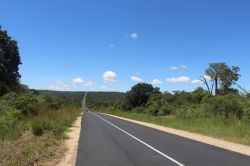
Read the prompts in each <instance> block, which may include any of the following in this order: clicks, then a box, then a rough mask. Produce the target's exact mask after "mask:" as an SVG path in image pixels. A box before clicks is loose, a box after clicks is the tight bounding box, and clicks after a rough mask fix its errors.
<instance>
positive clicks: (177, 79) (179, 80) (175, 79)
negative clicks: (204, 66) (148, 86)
mask: <svg viewBox="0 0 250 166" xmlns="http://www.w3.org/2000/svg"><path fill="white" fill-rule="evenodd" d="M167 82H169V83H173V84H175V83H182V82H190V78H189V77H186V76H181V77H172V78H167Z"/></svg>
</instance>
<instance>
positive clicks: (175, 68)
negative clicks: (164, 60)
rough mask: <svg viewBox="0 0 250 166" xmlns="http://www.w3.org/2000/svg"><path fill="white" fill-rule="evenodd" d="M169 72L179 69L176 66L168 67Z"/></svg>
mask: <svg viewBox="0 0 250 166" xmlns="http://www.w3.org/2000/svg"><path fill="white" fill-rule="evenodd" d="M170 70H179V68H178V67H177V66H172V67H170Z"/></svg>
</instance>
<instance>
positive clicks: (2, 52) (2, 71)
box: [0, 28, 21, 95]
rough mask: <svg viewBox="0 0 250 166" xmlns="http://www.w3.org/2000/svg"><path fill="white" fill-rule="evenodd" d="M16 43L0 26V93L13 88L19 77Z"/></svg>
mask: <svg viewBox="0 0 250 166" xmlns="http://www.w3.org/2000/svg"><path fill="white" fill-rule="evenodd" d="M20 64H21V58H20V56H19V50H18V45H17V42H16V41H15V40H13V39H12V38H11V37H10V36H9V35H8V33H7V31H5V30H1V28H0V95H3V94H5V93H6V92H8V91H10V90H13V89H15V88H16V87H17V86H18V84H19V80H20V78H21V75H20V74H19V65H20Z"/></svg>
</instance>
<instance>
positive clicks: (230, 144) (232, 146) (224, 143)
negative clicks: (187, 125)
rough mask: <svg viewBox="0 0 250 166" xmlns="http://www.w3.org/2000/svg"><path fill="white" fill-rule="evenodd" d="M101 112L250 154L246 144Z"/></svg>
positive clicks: (249, 148)
mask: <svg viewBox="0 0 250 166" xmlns="http://www.w3.org/2000/svg"><path fill="white" fill-rule="evenodd" d="M102 114H104V115H108V116H112V117H115V118H118V119H122V120H126V121H129V122H132V123H136V124H140V125H143V126H147V127H150V128H153V129H156V130H160V131H163V132H167V133H170V134H174V135H177V136H181V137H184V138H188V139H192V140H195V141H198V142H202V143H205V144H209V145H213V146H216V147H219V148H223V149H226V150H230V151H233V152H237V153H240V154H244V155H248V156H250V147H249V146H246V145H241V144H237V143H233V142H229V141H224V140H220V139H216V138H212V137H208V136H204V135H201V134H195V133H190V132H187V131H182V130H177V129H173V128H169V127H163V126H160V125H156V124H151V123H147V122H141V121H137V120H132V119H127V118H123V117H119V116H115V115H111V114H106V113H102Z"/></svg>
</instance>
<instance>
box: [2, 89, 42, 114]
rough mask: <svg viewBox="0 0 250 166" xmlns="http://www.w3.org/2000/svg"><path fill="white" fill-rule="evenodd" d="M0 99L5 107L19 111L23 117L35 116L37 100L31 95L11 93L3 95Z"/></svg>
mask: <svg viewBox="0 0 250 166" xmlns="http://www.w3.org/2000/svg"><path fill="white" fill-rule="evenodd" d="M1 99H2V102H3V103H4V104H5V105H8V106H10V107H13V108H15V109H17V110H20V111H21V112H22V113H23V114H24V115H27V114H36V107H37V104H38V100H37V99H36V97H35V96H34V95H33V94H31V93H26V94H17V93H14V92H11V93H8V94H6V95H4V96H3V97H2V98H1Z"/></svg>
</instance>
